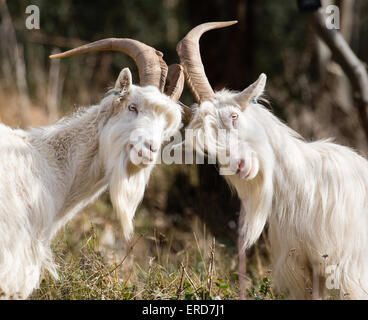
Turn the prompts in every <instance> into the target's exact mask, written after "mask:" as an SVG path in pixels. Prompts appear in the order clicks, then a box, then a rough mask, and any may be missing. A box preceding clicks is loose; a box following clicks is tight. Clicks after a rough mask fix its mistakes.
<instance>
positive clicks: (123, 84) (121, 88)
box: [114, 68, 132, 94]
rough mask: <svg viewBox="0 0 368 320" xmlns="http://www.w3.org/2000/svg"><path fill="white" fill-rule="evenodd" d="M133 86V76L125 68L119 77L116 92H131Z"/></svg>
mask: <svg viewBox="0 0 368 320" xmlns="http://www.w3.org/2000/svg"><path fill="white" fill-rule="evenodd" d="M131 86H132V74H131V72H130V70H129V68H124V69H123V70H121V72H120V74H119V77H118V79H117V80H116V83H115V88H114V90H115V91H117V92H119V93H120V94H124V93H126V92H129V90H130V88H131Z"/></svg>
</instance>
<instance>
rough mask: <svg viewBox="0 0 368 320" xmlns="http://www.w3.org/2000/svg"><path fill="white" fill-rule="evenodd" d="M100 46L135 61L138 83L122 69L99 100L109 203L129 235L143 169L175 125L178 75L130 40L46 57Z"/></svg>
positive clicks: (95, 47) (88, 48)
mask: <svg viewBox="0 0 368 320" xmlns="http://www.w3.org/2000/svg"><path fill="white" fill-rule="evenodd" d="M105 50H115V51H122V52H124V53H126V54H128V55H129V56H130V57H131V58H133V59H134V61H135V62H136V64H137V66H138V70H139V77H140V86H137V85H134V84H133V82H132V75H131V72H130V70H129V69H128V68H125V69H123V70H122V71H121V73H120V75H119V77H118V79H117V80H116V83H115V86H114V88H113V89H112V90H110V91H109V92H108V95H107V96H106V97H105V98H104V99H103V100H102V102H101V112H106V111H107V112H108V114H109V116H108V119H107V121H106V123H104V124H103V128H102V129H101V134H100V137H99V139H100V143H99V155H100V158H101V159H102V162H103V166H104V172H105V173H106V178H107V179H108V184H109V186H110V195H111V200H112V203H113V204H114V207H115V209H116V210H117V211H118V213H119V214H120V216H121V220H122V226H123V231H124V235H125V237H126V238H129V236H130V235H131V233H132V230H133V224H132V220H133V216H134V213H135V211H136V208H137V206H138V204H139V202H140V201H141V199H142V197H143V194H144V189H145V186H146V183H147V179H148V177H149V173H150V170H149V169H150V168H152V167H153V165H154V164H155V162H156V160H157V158H158V154H159V151H160V148H161V145H162V144H163V142H164V141H165V140H168V139H169V138H170V137H171V136H172V135H173V134H174V133H175V132H176V131H177V130H178V129H179V127H180V124H181V112H182V109H181V106H180V105H179V104H178V103H177V101H178V99H179V97H180V95H181V93H182V90H183V86H184V75H183V71H182V67H181V66H180V65H172V66H170V67H169V68H168V67H167V65H166V63H165V62H164V60H163V59H162V56H163V55H162V53H161V52H159V51H157V50H155V49H154V48H152V47H150V46H147V45H145V44H143V43H141V42H139V41H136V40H132V39H115V38H112V39H103V40H99V41H96V42H93V43H90V44H86V45H84V46H82V47H78V48H75V49H72V50H69V51H67V52H64V53H60V54H57V55H53V56H51V58H64V57H68V56H72V55H77V54H81V53H86V52H92V51H105ZM142 169H143V170H142ZM144 169H148V170H144Z"/></svg>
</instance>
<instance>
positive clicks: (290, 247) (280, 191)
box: [177, 22, 368, 299]
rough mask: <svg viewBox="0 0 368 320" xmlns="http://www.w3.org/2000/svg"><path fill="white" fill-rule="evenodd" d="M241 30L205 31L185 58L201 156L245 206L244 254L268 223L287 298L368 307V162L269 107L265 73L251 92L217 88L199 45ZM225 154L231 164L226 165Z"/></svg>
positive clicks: (190, 39)
mask: <svg viewBox="0 0 368 320" xmlns="http://www.w3.org/2000/svg"><path fill="white" fill-rule="evenodd" d="M233 23H234V22H222V23H206V24H203V25H200V26H197V27H196V28H194V29H193V30H191V31H190V32H189V33H188V34H187V36H186V37H185V38H184V39H183V40H182V41H181V42H180V43H179V45H178V47H177V51H178V53H179V56H180V59H181V62H182V64H183V66H184V71H185V74H186V78H187V83H188V85H189V86H190V88H191V90H192V92H193V95H194V97H195V98H196V99H197V102H198V103H199V104H200V105H199V107H198V108H197V109H196V110H195V112H194V115H193V119H192V120H191V122H190V124H189V126H188V128H189V129H193V130H194V135H195V136H196V137H197V141H196V145H195V146H196V148H197V150H198V151H200V152H203V151H206V152H207V153H208V154H209V155H210V156H211V157H213V156H217V157H218V160H219V165H220V170H221V169H224V168H226V170H227V173H230V174H229V175H227V176H225V178H226V179H227V181H228V182H229V184H230V185H231V186H233V187H234V188H235V189H236V191H237V193H238V196H239V198H240V199H241V202H242V210H241V213H243V214H244V219H243V221H244V225H243V226H242V236H243V238H244V243H245V245H244V247H245V249H246V248H248V247H250V246H251V245H253V244H254V243H255V241H256V240H257V239H258V238H259V236H260V235H261V232H262V230H263V229H264V227H265V225H266V223H267V222H268V224H269V236H270V242H271V246H272V248H271V249H272V250H271V251H272V264H273V280H274V283H275V285H276V288H277V289H278V291H279V292H280V293H284V294H285V295H286V296H288V297H289V298H296V299H310V298H316V297H318V296H322V297H324V298H326V297H328V296H335V297H336V295H338V296H339V297H340V298H341V299H345V298H348V299H368V161H367V160H365V159H364V158H363V157H361V156H359V155H358V154H357V153H355V152H354V151H353V150H351V149H349V148H346V147H343V146H340V145H337V144H334V143H332V142H330V141H317V142H306V141H304V140H303V139H302V138H301V137H300V136H299V135H298V134H297V133H296V132H294V131H293V130H292V129H290V128H289V127H287V126H286V125H284V124H283V123H282V122H281V121H279V120H278V119H277V118H276V117H275V116H273V115H272V113H271V112H269V111H268V110H267V109H266V108H265V107H263V106H262V104H261V103H260V102H261V101H260V99H261V97H262V94H263V91H264V88H265V85H266V76H265V75H264V74H262V75H261V76H260V77H259V79H258V80H257V81H256V82H255V83H253V84H252V85H250V86H249V87H248V88H246V89H244V90H243V91H242V92H230V91H227V90H223V91H220V92H216V93H215V92H214V91H213V90H212V88H211V86H210V85H209V83H208V80H207V77H206V75H205V73H204V69H203V65H202V62H201V59H200V55H199V44H198V41H199V38H200V36H201V34H203V32H205V31H207V30H211V29H214V28H218V27H223V26H228V25H231V24H233ZM224 132H225V133H226V136H228V137H229V138H227V137H225V133H224ZM224 142H226V143H224ZM221 154H230V156H229V157H228V159H227V161H225V162H222V163H221V161H220V159H222V158H224V157H222V156H221ZM225 160H226V158H225ZM220 172H221V171H220ZM312 293H313V296H312Z"/></svg>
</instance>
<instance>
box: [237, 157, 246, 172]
mask: <svg viewBox="0 0 368 320" xmlns="http://www.w3.org/2000/svg"><path fill="white" fill-rule="evenodd" d="M244 167H245V160H244V159H240V160H239V161H238V171H241V170H242V169H243V168H244Z"/></svg>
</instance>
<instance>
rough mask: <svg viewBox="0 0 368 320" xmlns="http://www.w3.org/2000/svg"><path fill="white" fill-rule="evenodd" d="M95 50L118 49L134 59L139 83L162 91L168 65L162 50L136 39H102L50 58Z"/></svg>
mask: <svg viewBox="0 0 368 320" xmlns="http://www.w3.org/2000/svg"><path fill="white" fill-rule="evenodd" d="M95 51H120V52H123V53H125V54H127V55H128V56H130V57H131V58H132V59H133V60H134V61H135V63H136V65H137V67H138V71H139V79H140V85H141V86H148V85H152V86H156V87H157V88H159V89H160V91H161V92H163V90H164V85H165V82H166V76H167V71H168V67H167V65H166V63H165V61H164V60H163V58H162V57H163V54H162V52H160V51H158V50H156V49H154V48H152V47H150V46H148V45H146V44H144V43H142V42H140V41H137V40H133V39H128V38H109V39H102V40H98V41H95V42H92V43H88V44H85V45H83V46H80V47H77V48H74V49H71V50H68V51H65V52H62V53H58V54H54V55H51V56H50V58H51V59H58V58H66V57H70V56H75V55H79V54H83V53H87V52H95Z"/></svg>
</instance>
